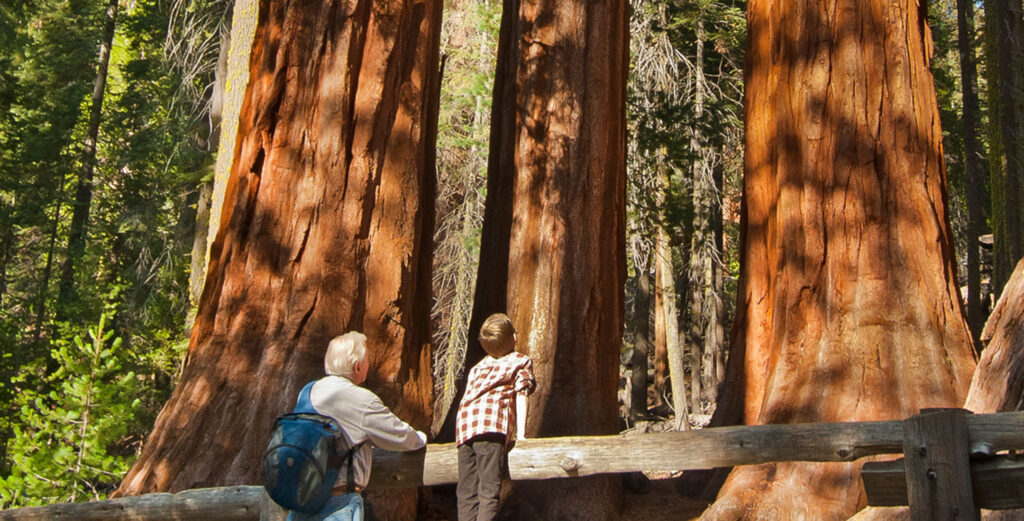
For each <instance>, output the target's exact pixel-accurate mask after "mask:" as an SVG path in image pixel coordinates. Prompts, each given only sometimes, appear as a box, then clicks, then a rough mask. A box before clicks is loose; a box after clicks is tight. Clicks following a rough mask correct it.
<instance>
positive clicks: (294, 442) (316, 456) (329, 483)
mask: <svg viewBox="0 0 1024 521" xmlns="http://www.w3.org/2000/svg"><path fill="white" fill-rule="evenodd" d="M314 383H315V382H310V383H308V384H306V386H305V387H303V388H302V392H300V393H299V402H298V404H297V405H296V406H295V411H294V412H292V413H291V414H285V415H283V416H280V417H278V418H277V421H276V422H275V424H274V432H273V434H272V435H271V436H270V443H269V444H268V445H267V451H266V453H264V455H263V487H264V488H265V489H266V490H267V494H268V495H269V496H270V498H271V499H273V500H274V501H275V502H276V503H277V504H278V505H281V506H282V507H284V508H287V509H288V510H295V511H297V512H303V513H307V514H315V513H317V512H319V511H320V510H322V509H323V507H324V504H326V503H327V499H328V498H330V497H331V489H332V488H333V487H334V482H335V480H337V478H338V472H339V470H340V469H341V467H342V466H343V465H348V488H349V491H351V490H352V487H354V485H355V476H354V469H353V467H354V465H352V456H353V454H355V451H356V450H358V449H359V447H361V446H362V445H363V444H362V443H360V444H358V445H356V446H355V447H351V448H349V449H348V450H345V447H346V445H347V444H348V442H347V440H346V439H345V435H344V431H343V430H342V428H341V425H340V424H339V423H338V422H337V421H336V420H335V419H334V418H331V417H329V416H324V415H322V414H319V413H317V412H316V410H315V409H314V408H313V404H312V403H311V402H310V400H309V392H310V389H312V387H313V384H314Z"/></svg>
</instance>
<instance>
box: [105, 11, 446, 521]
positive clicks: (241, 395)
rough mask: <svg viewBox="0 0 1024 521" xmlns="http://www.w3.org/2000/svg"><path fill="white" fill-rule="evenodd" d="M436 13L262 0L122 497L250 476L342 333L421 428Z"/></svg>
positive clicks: (425, 407)
mask: <svg viewBox="0 0 1024 521" xmlns="http://www.w3.org/2000/svg"><path fill="white" fill-rule="evenodd" d="M440 9H441V3H440V2H439V1H433V0H410V1H407V2H379V1H378V2H372V1H369V0H365V1H356V2H343V1H338V0H301V1H292V2H290V3H289V2H281V1H276V0H262V1H261V2H260V16H259V20H260V22H259V25H258V27H257V31H256V36H255V39H254V43H253V49H252V59H251V62H250V64H251V81H250V83H249V87H248V89H247V92H246V96H245V101H244V103H243V105H242V110H241V117H240V120H239V132H238V135H239V139H238V146H237V148H236V150H235V160H234V166H233V167H232V171H231V176H230V178H229V182H228V186H227V191H226V198H225V201H226V203H225V205H224V211H223V214H222V218H221V223H222V225H221V228H220V230H219V232H218V234H217V237H216V239H215V241H214V244H213V247H212V250H211V261H210V267H209V273H208V276H207V280H206V285H205V288H204V290H203V295H202V299H201V301H200V304H199V311H198V316H197V319H196V324H195V327H194V328H193V332H192V340H191V344H190V346H189V351H188V357H187V359H186V364H185V369H184V372H183V374H182V378H181V382H180V383H179V384H178V386H177V388H176V389H175V390H174V393H173V395H172V396H171V399H170V401H169V402H168V403H167V405H166V406H165V407H164V409H163V411H161V413H160V415H159V417H158V418H157V422H156V426H155V428H154V430H153V433H152V434H151V435H150V437H149V439H148V440H147V442H146V444H145V446H144V448H143V451H142V454H141V455H140V457H139V459H138V461H137V462H136V464H135V466H134V467H133V468H132V469H131V471H130V472H129V474H128V476H127V477H126V478H125V480H124V482H123V484H122V487H121V489H120V490H119V493H120V494H138V493H142V492H150V491H175V490H181V489H187V488H195V487H202V486H211V485H226V484H234V483H255V482H257V481H258V479H259V465H258V463H259V461H260V458H261V456H262V452H263V450H264V448H265V447H266V442H267V437H268V435H269V431H270V428H271V424H272V422H273V419H274V417H275V416H276V415H278V414H280V413H281V412H282V411H284V410H286V409H287V408H289V407H291V406H292V405H293V403H294V400H295V397H296V396H297V394H298V391H299V388H300V387H301V386H302V384H304V383H305V382H307V381H309V380H310V379H313V378H315V377H318V376H320V375H322V374H323V354H324V352H325V350H326V347H327V342H328V341H329V340H330V339H331V338H332V337H333V336H335V335H337V334H340V333H342V332H344V331H347V330H361V331H363V332H365V333H366V335H367V337H369V342H368V347H369V353H368V355H369V359H370V367H371V369H370V374H369V378H368V379H367V382H366V385H367V387H369V388H370V389H372V390H374V391H375V392H376V393H377V394H378V395H380V397H381V398H382V399H383V401H384V402H385V403H386V404H387V405H388V406H390V407H391V408H392V409H393V410H394V411H395V412H396V413H397V414H398V415H399V416H400V417H402V418H403V419H405V420H407V421H409V422H410V423H412V424H413V425H414V426H416V427H417V428H419V429H426V428H427V427H428V426H429V425H430V413H431V389H432V385H431V371H430V346H429V326H428V324H429V306H430V244H431V232H432V225H433V223H432V208H433V195H434V186H433V179H434V170H433V161H434V157H433V139H434V135H433V134H434V125H433V121H434V120H435V119H436V114H435V112H434V111H435V110H436V107H435V103H434V101H433V100H434V99H435V96H436V86H437V82H438V77H437V46H438V39H439V27H440V25H439V24H440V14H441V11H440ZM378 506H380V505H378ZM406 506H407V507H408V506H409V505H408V504H407V503H406ZM380 510H381V509H380V508H378V514H380ZM411 516H412V512H411V511H408V509H407V511H406V512H405V513H404V514H403V515H401V516H397V517H402V518H406V519H411V518H412V517H411ZM381 517H384V518H389V517H396V516H395V515H384V516H381Z"/></svg>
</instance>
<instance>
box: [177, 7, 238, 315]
mask: <svg viewBox="0 0 1024 521" xmlns="http://www.w3.org/2000/svg"><path fill="white" fill-rule="evenodd" d="M239 4H242V2H241V1H239ZM243 7H244V4H243ZM231 31H232V29H231V25H230V24H228V27H227V28H226V30H221V31H220V52H219V53H218V55H217V67H216V68H215V69H214V72H213V94H212V95H211V97H210V135H209V136H208V138H207V139H206V145H207V149H208V150H210V151H211V152H216V149H217V148H218V147H219V146H220V134H221V122H222V121H223V119H224V97H225V88H226V83H227V78H228V61H229V57H230V53H231ZM236 90H237V88H236ZM232 125H233V126H234V127H235V128H237V126H238V113H237V111H236V112H235V113H234V119H232ZM224 152H225V153H226V154H228V153H227V151H226V150H225V151H224ZM219 157H220V156H219V155H218V158H219ZM213 185H214V181H213V179H210V180H205V181H200V183H199V184H198V186H196V190H198V191H199V194H198V199H197V201H196V217H195V234H194V236H193V238H192V258H191V269H190V270H189V275H188V287H189V301H190V302H191V305H192V306H193V307H194V306H196V305H198V304H199V298H200V297H201V296H202V293H203V282H204V281H205V280H206V263H207V261H208V260H209V259H208V257H207V252H208V251H209V242H210V231H211V230H210V213H211V211H212V210H213V208H212V205H213V190H214V186H213ZM213 232H214V234H216V230H214V231H213ZM193 318H194V317H190V319H189V320H188V321H187V325H188V326H189V327H191V325H192V322H193V320H192V319H193Z"/></svg>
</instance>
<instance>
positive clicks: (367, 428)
mask: <svg viewBox="0 0 1024 521" xmlns="http://www.w3.org/2000/svg"><path fill="white" fill-rule="evenodd" d="M369 369H370V364H369V362H368V361H367V359H366V336H365V335H363V334H362V333H358V332H355V331H352V332H349V333H345V334H344V335H341V336H339V337H336V338H335V339H334V340H331V342H330V344H328V345H327V354H326V355H325V356H324V370H325V371H326V372H327V376H326V377H324V378H321V379H320V380H317V381H316V383H314V384H313V387H312V388H311V389H310V391H309V402H310V404H311V405H312V406H313V409H315V410H316V412H318V413H320V414H323V415H325V416H330V417H332V418H334V419H335V420H337V421H338V423H340V424H341V427H342V428H343V429H344V430H345V436H346V437H347V438H348V440H347V441H348V442H349V447H354V446H356V445H357V444H359V443H363V442H367V441H368V442H369V443H363V446H362V447H360V448H359V449H357V450H356V452H355V454H354V455H353V457H352V466H353V467H354V468H353V472H352V475H353V478H354V481H355V483H353V484H351V485H352V486H351V487H350V486H349V484H348V483H346V481H347V479H348V474H349V473H348V472H347V467H342V469H341V472H339V473H338V481H337V482H336V483H335V485H334V490H333V492H332V494H331V498H330V499H329V500H327V505H326V506H324V508H323V510H321V511H320V512H318V513H316V514H312V515H310V514H302V513H299V512H291V513H289V515H288V521H350V520H352V521H362V520H363V510H364V504H363V497H362V491H363V487H365V486H366V483H367V482H368V481H370V467H371V460H372V458H373V446H376V447H380V448H382V449H385V450H390V451H411V450H417V449H421V448H423V446H424V445H425V444H426V442H427V437H426V435H425V434H423V433H422V432H420V431H417V430H416V429H414V428H412V427H410V426H409V424H407V423H405V422H403V421H402V420H400V419H398V417H397V416H395V415H394V414H392V413H391V411H390V410H388V408H387V407H386V406H385V405H384V403H383V402H381V401H380V398H378V397H377V395H376V394H373V392H372V391H370V390H368V389H365V388H363V387H360V384H362V383H363V382H364V381H365V380H366V373H367V372H369ZM366 506H367V507H368V506H369V505H366ZM367 510H369V509H368V508H367ZM371 519H372V517H371Z"/></svg>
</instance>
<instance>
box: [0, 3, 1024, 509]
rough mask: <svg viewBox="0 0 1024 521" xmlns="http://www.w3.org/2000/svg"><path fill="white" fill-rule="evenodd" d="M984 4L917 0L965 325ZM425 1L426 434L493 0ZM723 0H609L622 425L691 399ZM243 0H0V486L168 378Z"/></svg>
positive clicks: (63, 460)
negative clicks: (432, 67) (430, 62)
mask: <svg viewBox="0 0 1024 521" xmlns="http://www.w3.org/2000/svg"><path fill="white" fill-rule="evenodd" d="M997 4H999V2H996V1H989V0H986V1H985V2H972V1H968V0H960V1H957V2H953V1H946V0H938V1H935V2H932V3H931V5H930V6H929V17H930V23H931V29H932V34H933V38H934V58H933V61H932V67H933V73H934V75H935V86H936V91H937V93H938V96H939V108H940V114H941V118H942V129H943V133H944V151H945V160H946V165H947V169H948V178H949V186H948V187H947V189H948V191H949V194H950V197H949V201H950V208H949V214H950V216H951V220H952V224H953V230H954V235H955V240H956V247H955V253H956V257H957V262H958V265H959V267H958V274H959V277H960V285H961V286H962V287H963V293H964V295H965V296H966V298H965V302H966V306H967V310H968V318H969V322H970V324H971V329H972V333H973V334H974V335H975V338H976V339H977V335H978V334H979V333H980V329H981V325H982V324H983V323H984V319H985V317H986V315H987V310H988V309H989V308H990V307H991V304H992V302H993V301H994V299H995V298H996V297H997V296H998V294H999V290H1000V288H1001V286H1002V284H1003V283H1005V281H1006V280H1007V278H1008V276H1009V273H1010V270H1011V269H1012V268H1013V264H1014V262H1013V260H1014V259H1013V258H1012V257H1013V255H1012V254H1011V253H1010V252H1020V251H1021V241H1022V240H1024V239H1022V238H1021V236H1020V230H1015V229H1012V228H1008V227H1007V226H1006V225H1005V224H1002V223H1005V222H1006V220H1005V218H1004V217H1003V214H1004V213H1005V212H1007V211H1008V209H1009V211H1018V212H1019V211H1020V210H1019V206H1020V202H1019V194H1017V195H1015V196H1013V197H1017V198H1018V199H1016V200H1014V199H1012V198H1011V199H1010V200H1009V201H1007V200H1006V199H1005V198H1003V197H1001V196H997V197H993V194H1004V193H1006V191H1005V190H1003V188H1002V187H1003V186H1005V183H1006V179H1007V178H1010V179H1017V180H1018V181H1017V182H1019V179H1020V175H1021V173H1020V172H1019V171H1018V170H1019V169H1020V168H1021V161H1020V158H1019V157H1018V156H1019V154H1020V153H1021V150H1022V147H1021V146H1020V139H1021V133H1020V129H1019V128H1014V127H1013V125H1014V124H1009V128H1008V127H1007V125H1008V124H1007V123H1006V121H1007V120H1010V121H1011V122H1012V121H1018V122H1019V121H1020V120H1021V117H1022V115H1024V112H1022V107H1021V103H1022V101H1021V100H1024V97H1020V96H1018V97H1016V98H1014V97H1013V96H1009V97H1007V95H1006V94H1005V93H1006V92H1007V89H1009V91H1010V92H1012V88H1011V87H1012V86H1013V85H1015V84H1014V83H1013V82H1019V81H1020V79H1019V77H1020V73H1019V71H1016V73H1015V72H1014V71H1015V69H1013V68H1012V67H1008V66H1000V65H999V64H1000V61H999V60H1000V59H1003V60H1005V57H1003V58H1001V57H1000V56H1003V55H1001V54H1000V53H1006V52H1008V51H1006V49H1005V48H1004V47H1005V46H1006V45H1007V44H1005V43H1004V42H1002V41H1000V40H999V38H998V37H997V35H996V34H995V30H994V28H995V27H996V24H995V22H996V20H998V19H999V14H998V9H999V8H1001V7H1000V6H1001V5H1002V4H999V6H997ZM1018 7H1019V5H1018ZM444 8H445V11H444V22H443V28H442V35H441V54H442V85H441V94H440V96H441V97H440V108H439V121H438V125H439V128H438V136H437V176H438V179H437V197H436V214H435V234H434V252H435V253H434V266H433V277H434V280H433V295H434V302H433V333H432V334H433V342H434V346H435V359H434V379H435V385H436V387H437V389H436V390H437V392H436V401H435V404H434V408H435V415H434V418H435V426H434V427H435V429H434V430H435V432H437V431H440V430H441V427H442V426H441V424H440V422H441V421H443V419H444V416H445V415H444V411H446V410H447V409H448V407H449V406H450V405H451V402H452V400H453V399H454V397H455V395H456V387H457V382H458V379H459V377H460V376H462V374H463V372H464V369H463V365H464V360H465V358H466V348H467V344H468V339H467V330H468V328H469V322H470V314H471V312H472V301H473V296H474V291H475V288H474V284H475V281H476V274H477V262H478V257H479V251H480V242H481V227H482V221H483V214H484V200H485V197H486V171H487V162H488V152H489V143H488V138H489V135H490V116H491V100H492V86H493V84H494V78H495V63H496V51H497V41H498V28H499V25H500V21H501V16H502V12H501V11H502V5H501V3H500V2H498V1H497V0H475V1H469V0H448V1H446V3H445V6H444ZM745 10H746V3H745V2H743V1H738V0H737V1H731V0H722V1H716V0H648V1H639V0H634V1H633V2H632V14H631V19H630V74H629V83H628V93H627V99H628V124H627V127H628V134H629V138H630V139H629V144H628V159H627V167H628V178H627V179H628V180H627V198H628V199H627V203H628V208H627V248H628V254H627V262H628V280H627V284H626V304H627V305H626V331H625V334H624V338H623V339H622V351H621V357H620V359H621V368H620V374H621V379H620V402H621V408H620V415H621V418H622V422H621V429H622V430H626V429H637V428H639V429H644V430H646V429H663V428H689V427H700V426H703V425H704V424H706V423H707V421H708V420H709V419H710V416H711V413H712V412H713V411H714V409H715V405H716V403H717V399H718V394H717V393H718V386H719V384H721V383H722V379H723V375H724V365H725V360H726V357H727V352H726V346H727V345H728V338H727V337H728V334H729V331H730V325H731V320H732V316H733V309H732V308H733V306H734V303H735V299H736V295H735V292H736V279H737V276H738V271H739V266H738V263H739V261H738V259H739V254H738V249H739V247H740V237H739V229H740V223H739V215H740V196H741V189H742V175H743V157H742V150H743V118H742V116H743V106H742V100H743V55H744V49H745V24H746V13H745ZM254 12H255V7H254V3H253V2H252V1H251V0H237V3H236V4H232V3H231V2H229V1H224V0H194V1H188V0H177V1H171V0H130V1H118V0H111V1H110V2H100V1H96V0H27V1H24V2H5V3H3V4H0V347H2V352H0V405H2V408H0V450H2V453H0V456H2V457H0V508H12V507H19V506H31V505H39V504H47V503H54V502H63V501H82V500H90V499H100V498H104V497H106V496H107V494H109V493H110V492H111V491H112V490H113V489H114V488H116V487H117V486H118V484H119V482H120V481H121V479H122V477H123V475H124V473H125V472H126V471H127V469H128V467H129V466H130V465H131V463H132V461H133V459H134V457H135V456H136V454H137V453H138V451H139V450H140V447H141V444H142V441H143V440H144V439H145V437H146V435H147V433H148V432H149V430H150V429H151V428H152V426H153V422H154V419H155V417H156V415H157V413H158V412H159V410H160V408H161V407H162V406H163V404H164V402H165V401H166V400H167V398H168V396H169V395H170V393H171V390H172V389H173V386H174V384H175V383H176V381H177V379H178V377H179V376H180V371H181V367H182V364H183V359H184V352H185V348H186V347H187V345H188V339H189V334H190V329H191V327H192V322H193V320H194V315H195V305H196V301H197V300H198V296H199V293H200V291H201V288H202V277H203V275H204V271H205V266H206V261H207V248H208V244H207V242H208V238H212V237H213V235H215V234H216V230H217V227H218V225H219V219H218V218H219V210H220V202H219V200H220V199H222V191H223V186H222V185H223V182H224V176H225V175H226V169H227V167H226V166H224V164H225V162H226V163H227V164H228V166H229V165H230V160H231V159H230V156H231V155H232V153H233V150H234V136H235V128H234V127H233V125H235V121H236V120H237V111H238V104H239V103H240V101H239V99H240V92H241V91H242V90H243V88H244V85H245V81H246V80H245V74H246V72H245V68H246V67H247V65H248V60H247V52H248V50H247V45H246V44H245V42H246V41H249V42H251V38H252V34H251V32H249V33H246V32H245V29H246V28H250V29H251V26H252V25H253V24H254V22H253V17H254V16H255V15H254ZM1018 36H1019V35H1018ZM239 42H241V43H239ZM1019 44H1020V43H1019V40H1017V45H1019ZM1015 52H1017V53H1018V54H1019V52H1020V50H1019V48H1018V49H1017V50H1016V51H1015ZM1015 77H1016V79H1014V78H1015ZM1007 84H1009V85H1010V87H1008V86H1007ZM1016 88H1019V85H1017V86H1016ZM232 111H234V116H233V117H234V118H235V120H233V119H232V115H231V114H232ZM1008 116H1013V117H1008ZM1014 118H1016V119H1014ZM222 121H223V125H222ZM1015 124H1016V125H1018V126H1019V123H1015ZM1014 139H1015V140H1016V142H1015V143H1014V142H1010V143H1008V142H1007V141H1008V140H1009V141H1013V140H1014ZM225 143H226V145H225ZM225 147H227V148H225ZM1015 169H1016V170H1015ZM993 187H995V188H997V189H993ZM218 190H220V192H219V191H218ZM219 194H221V195H219ZM1011 195H1012V193H1011ZM673 375H674V376H675V377H674V378H672V377H670V376H673Z"/></svg>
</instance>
